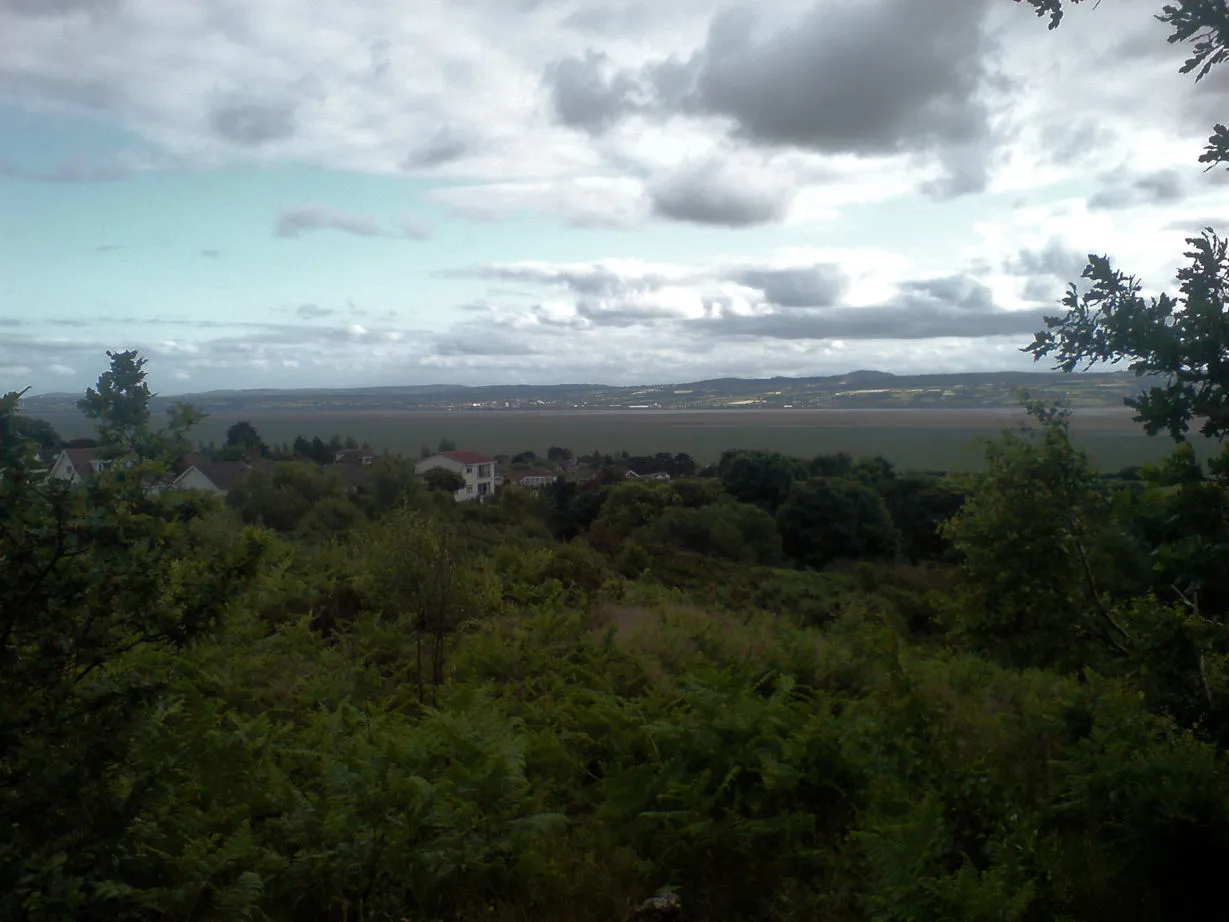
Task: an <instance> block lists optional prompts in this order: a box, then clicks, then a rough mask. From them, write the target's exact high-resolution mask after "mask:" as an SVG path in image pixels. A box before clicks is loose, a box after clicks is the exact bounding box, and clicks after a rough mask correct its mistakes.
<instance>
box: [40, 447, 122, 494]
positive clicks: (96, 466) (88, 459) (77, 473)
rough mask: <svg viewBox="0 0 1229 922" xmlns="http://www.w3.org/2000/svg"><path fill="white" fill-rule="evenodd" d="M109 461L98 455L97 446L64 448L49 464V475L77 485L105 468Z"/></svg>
mask: <svg viewBox="0 0 1229 922" xmlns="http://www.w3.org/2000/svg"><path fill="white" fill-rule="evenodd" d="M111 463H112V462H110V461H106V460H104V459H102V458H100V457H99V453H98V449H97V448H65V449H64V450H63V451H62V452H60V453H59V454H58V455H56V459H55V461H54V462H53V463H52V465H51V473H50V476H52V477H57V478H59V479H60V480H67V481H68V482H69V484H70V485H72V486H78V485H80V484H83V483H85V481H86V480H88V479H89V478H90V477H93V476H94V475H95V474H97V473H99V472H101V471H103V470H104V469H106V467H107V465H109V464H111Z"/></svg>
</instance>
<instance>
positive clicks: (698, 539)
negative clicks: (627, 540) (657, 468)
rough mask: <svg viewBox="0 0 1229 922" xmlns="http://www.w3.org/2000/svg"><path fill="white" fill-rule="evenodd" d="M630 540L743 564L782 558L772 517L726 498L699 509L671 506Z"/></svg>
mask: <svg viewBox="0 0 1229 922" xmlns="http://www.w3.org/2000/svg"><path fill="white" fill-rule="evenodd" d="M633 537H634V538H635V540H636V541H638V542H639V543H640V544H643V545H645V546H650V545H653V544H662V545H667V546H671V547H677V548H682V549H683V550H687V551H692V552H694V553H697V554H704V555H705V556H709V557H724V558H726V559H727V560H736V561H740V562H743V563H753V564H775V563H778V562H779V561H780V559H781V536H780V535H779V534H777V524H776V522H775V521H774V520H773V518H772V516H770V515H769V514H768V513H767V512H765V511H764V510H763V509H761V508H760V507H759V506H752V505H751V504H750V503H738V502H731V501H730V500H729V499H728V498H727V499H726V500H725V501H724V502H719V503H710V504H708V505H705V506H699V507H687V506H671V507H669V508H668V509H666V510H665V511H664V512H663V513H662V514H661V515H660V516H659V517H658V518H656V519H654V520H653V521H652V522H650V523H649V524H648V525H646V526H645V527H644V528H642V529H641V530H640V531H639V532H638V533H636V534H635V535H634V536H633Z"/></svg>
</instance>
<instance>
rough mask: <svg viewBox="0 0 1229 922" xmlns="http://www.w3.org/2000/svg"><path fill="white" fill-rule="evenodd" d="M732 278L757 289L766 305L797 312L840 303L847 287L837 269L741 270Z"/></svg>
mask: <svg viewBox="0 0 1229 922" xmlns="http://www.w3.org/2000/svg"><path fill="white" fill-rule="evenodd" d="M734 278H735V279H736V280H737V281H739V282H741V283H742V284H744V285H747V286H749V287H751V288H756V289H758V290H759V291H760V292H762V293H763V295H764V300H765V301H767V302H768V303H770V304H775V305H777V306H778V307H799V308H805V307H831V306H832V305H834V304H836V303H837V302H838V301H839V300H840V297H841V295H842V294H843V293H844V291H845V286H846V283H847V280H846V277H845V274H844V273H843V272H842V271H841V269H840V267H839V266H808V267H805V268H788V269H745V270H743V271H741V272H738V273H735V274H734Z"/></svg>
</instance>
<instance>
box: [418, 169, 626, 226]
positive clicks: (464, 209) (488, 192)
mask: <svg viewBox="0 0 1229 922" xmlns="http://www.w3.org/2000/svg"><path fill="white" fill-rule="evenodd" d="M428 195H429V197H430V198H431V199H432V200H433V201H437V202H440V203H441V204H444V205H446V206H448V207H449V208H451V209H452V211H453V212H454V213H455V214H458V215H462V216H464V217H467V218H471V219H474V220H478V221H499V220H502V219H505V218H508V217H510V216H512V215H514V214H522V215H523V214H529V215H550V216H553V217H557V218H559V219H561V220H562V221H563V222H564V223H566V224H569V225H571V226H573V227H582V228H613V227H635V226H637V225H640V224H643V223H644V222H645V221H646V220H647V219H648V217H649V214H650V203H649V197H648V196H647V195H646V194H645V190H644V184H643V183H642V182H640V181H638V180H636V179H630V178H622V177H601V176H595V177H582V178H577V179H572V180H566V181H550V182H504V183H482V184H477V185H466V186H446V187H443V188H438V189H433V190H431V192H430V193H428Z"/></svg>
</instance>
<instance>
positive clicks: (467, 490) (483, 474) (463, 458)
mask: <svg viewBox="0 0 1229 922" xmlns="http://www.w3.org/2000/svg"><path fill="white" fill-rule="evenodd" d="M497 467H498V463H497V462H496V461H495V459H494V458H492V457H491V456H490V455H484V454H482V453H481V452H477V451H466V450H464V449H462V450H460V451H442V452H440V453H439V454H438V455H432V456H431V457H430V458H424V459H423V460H422V461H419V462H418V467H417V470H418V473H419V474H423V473H425V472H427V471H429V470H433V469H434V468H443V469H444V470H448V471H453V472H454V473H457V474H460V475H461V476H462V477H464V478H465V486H464V487H462V488H461V489H460V490H457V492H456V493H455V494H454V497H453V498H454V499H456V501H457V502H462V501H463V500H467V499H477V500H483V499H488V498H490V497H491V496H494V495H495V478H496V476H497V474H496V468H497Z"/></svg>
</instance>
